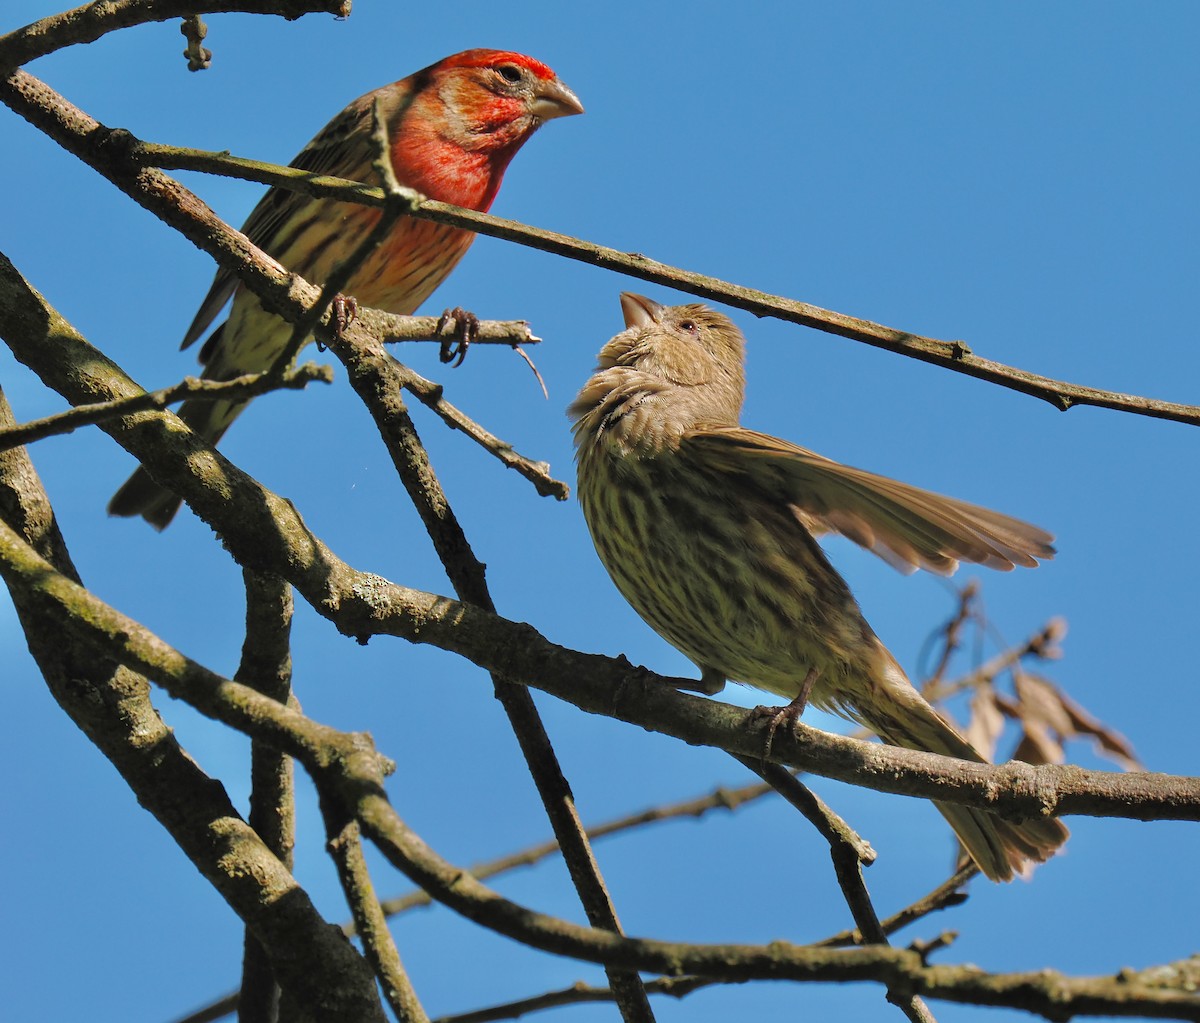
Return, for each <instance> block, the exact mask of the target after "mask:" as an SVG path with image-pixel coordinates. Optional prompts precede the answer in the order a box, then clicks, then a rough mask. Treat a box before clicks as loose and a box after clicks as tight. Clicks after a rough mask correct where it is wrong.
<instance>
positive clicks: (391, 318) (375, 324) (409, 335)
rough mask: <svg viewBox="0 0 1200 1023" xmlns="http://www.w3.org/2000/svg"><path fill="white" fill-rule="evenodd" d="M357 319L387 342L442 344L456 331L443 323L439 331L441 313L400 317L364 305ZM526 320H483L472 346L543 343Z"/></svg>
mask: <svg viewBox="0 0 1200 1023" xmlns="http://www.w3.org/2000/svg"><path fill="white" fill-rule="evenodd" d="M358 319H359V321H360V322H361V323H363V324H364V325H365V326H366V328H367V329H368V330H369V331H370V332H371V333H372V334H373V335H374V336H375V337H377V338H379V340H380V341H382V342H383V343H384V344H392V343H393V342H400V341H436V342H438V343H440V342H441V341H442V339H443V337H445V336H449V335H450V334H451V333H452V332H453V329H454V328H453V327H450V326H448V325H447V326H444V327H443V328H442V330H441V332H439V331H438V322H439V321H440V319H441V317H438V316H400V315H398V314H397V313H386V312H384V311H383V310H382V309H367V308H362V309H359V311H358ZM541 341H542V339H541V338H540V337H538V336H536V335H535V334H534V333H533V331H532V330H531V329H530V326H529V324H528V322H526V321H525V320H480V321H479V325H478V327H477V332H476V333H474V334H472V335H471V344H473V345H507V346H509V347H513V348H515V347H516V346H517V345H536V344H541Z"/></svg>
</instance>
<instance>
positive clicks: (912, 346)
mask: <svg viewBox="0 0 1200 1023" xmlns="http://www.w3.org/2000/svg"><path fill="white" fill-rule="evenodd" d="M132 158H133V159H134V160H136V161H138V162H140V163H142V164H143V165H145V166H153V167H161V168H165V169H187V170H195V171H203V172H207V173H216V174H223V175H227V176H229V177H237V178H243V179H245V180H249V181H259V182H262V183H264V184H271V185H276V186H278V187H281V188H289V189H292V190H295V191H301V192H305V193H307V194H310V195H320V196H329V197H333V198H338V199H342V200H344V201H346V202H357V203H361V204H363V205H367V206H382V205H383V203H384V197H383V192H382V191H381V190H380V189H378V188H372V187H370V186H367V185H363V184H361V183H358V182H352V181H347V180H345V179H342V178H331V177H327V176H322V175H312V174H308V173H306V172H304V171H298V170H296V169H294V168H287V167H279V166H276V165H273V164H265V163H260V162H258V161H255V160H246V159H242V158H238V157H231V156H229V155H227V154H224V153H212V152H206V151H203V150H196V149H187V148H183V147H176V146H165V145H159V144H155V143H147V142H137V143H135V144H134V146H133V152H132ZM412 215H413V216H415V217H420V218H422V219H425V220H433V221H436V222H437V223H439V224H448V225H450V226H452V227H460V228H464V229H466V230H469V231H475V232H476V233H478V234H485V235H488V236H490V237H492V238H501V239H503V240H505V241H510V242H515V243H517V244H520V245H527V246H529V247H530V248H535V249H540V250H541V251H543V252H551V253H553V254H555V255H558V256H563V257H565V258H567V259H574V260H577V261H579V262H582V263H587V264H588V265H589V266H599V267H602V268H604V269H606V270H614V271H616V272H618V273H623V274H625V275H627V276H629V277H636V278H638V279H640V280H644V281H650V282H652V283H654V284H662V285H665V286H667V287H671V288H675V289H677V290H679V291H684V292H687V293H688V294H691V295H696V296H698V297H700V298H707V299H712V300H714V301H717V302H722V303H724V304H725V305H729V306H733V307H734V308H737V309H744V310H746V311H747V312H749V313H753V314H754V315H755V316H760V317H761V316H770V317H774V318H775V319H780V320H786V321H789V322H791V323H798V324H800V325H801V326H805V327H812V328H813V329H814V330H820V331H824V332H825V333H828V334H836V335H838V336H840V337H845V338H849V339H851V340H853V341H861V342H863V343H864V344H869V345H872V346H873V347H876V348H882V349H885V350H886V351H889V352H892V353H894V354H897V355H905V356H908V357H909V358H913V359H918V360H920V361H921V362H927V363H930V364H932V365H936V366H940V367H941V368H942V369H947V370H951V371H953V372H956V373H963V374H965V375H967V376H970V377H974V378H975V379H977V380H983V381H986V382H988V383H992V384H996V385H997V386H1000V387H1005V388H1008V389H1010V390H1014V391H1019V392H1021V393H1023V394H1028V395H1030V396H1031V397H1034V398H1040V399H1041V400H1043V401H1046V402H1048V403H1049V404H1051V405H1053V406H1054V407H1055V408H1057V409H1059V410H1060V411H1063V412H1065V411H1068V410H1069V409H1071V408H1074V407H1075V406H1076V405H1093V406H1096V407H1098V408H1106V409H1112V410H1114V411H1118V412H1128V413H1132V414H1135V415H1142V416H1149V417H1151V418H1155V419H1166V420H1171V421H1173V422H1178V423H1187V424H1190V425H1193V426H1195V425H1200V406H1197V405H1184V404H1180V403H1178V402H1171V401H1161V400H1159V399H1155V398H1146V397H1142V396H1140V395H1134V394H1124V393H1121V392H1118V391H1108V390H1103V389H1100V388H1096V387H1087V386H1084V385H1082V384H1073V383H1069V382H1067V381H1064V380H1055V379H1053V378H1051V377H1047V376H1042V375H1041V374H1038V373H1032V372H1029V371H1028V370H1023V369H1018V368H1016V367H1013V366H1006V365H1004V364H1003V363H999V362H994V361H992V360H990V359H984V358H981V357H980V356H977V355H975V354H973V353H972V351H971V349H970V347H969V346H968V345H967V344H966V343H965V342H963V341H943V340H939V339H937V338H932V337H925V336H923V335H921V334H915V333H912V332H911V331H905V330H899V329H896V328H893V327H886V326H884V325H882V324H879V323H874V322H872V321H870V320H864V319H860V318H859V317H856V316H848V315H846V314H845V313H838V312H834V311H832V310H829V309H822V308H820V307H819V306H815V305H810V304H809V303H807V302H800V301H797V300H796V299H791V298H786V297H784V296H781V295H772V294H769V293H767V292H765V291H759V290H757V289H756V288H747V287H743V286H742V285H740V284H732V283H729V282H727V281H722V280H719V279H717V278H715V277H709V276H706V275H705V274H699V273H694V272H692V271H690V270H685V269H682V268H681V267H676V266H671V265H669V264H667V263H660V262H658V261H657V260H654V259H650V258H649V257H648V256H644V255H642V254H641V253H640V252H621V251H619V250H617V249H613V248H610V247H608V246H606V245H597V244H595V243H592V242H588V241H584V240H581V239H579V238H573V237H571V236H570V235H565V234H561V233H559V232H557V231H547V230H545V229H543V228H537V227H530V226H528V225H525V224H521V223H519V222H517V221H515V220H506V219H504V218H502V217H496V216H492V215H491V214H488V213H476V212H475V211H473V210H467V209H463V208H461V207H458V206H451V205H449V204H448V203H442V202H437V201H436V200H433V199H422V200H421V201H420V202H419V203H418V204H417V205H416V207H415V208H414V209H413V211H412Z"/></svg>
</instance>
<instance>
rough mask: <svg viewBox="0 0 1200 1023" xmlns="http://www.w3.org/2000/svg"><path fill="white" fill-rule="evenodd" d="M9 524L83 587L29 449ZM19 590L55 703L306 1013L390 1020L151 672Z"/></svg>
mask: <svg viewBox="0 0 1200 1023" xmlns="http://www.w3.org/2000/svg"><path fill="white" fill-rule="evenodd" d="M9 422H11V411H10V409H9V407H8V404H7V402H6V401H4V399H3V395H2V394H0V425H6V424H7V423H9ZM0 531H2V532H3V533H4V535H5V536H7V537H9V538H10V539H11V540H12V541H13V542H14V543H15V544H17V545H18V546H19V547H20V548H21V549H23V550H24V551H25V552H26V553H27V554H28V555H29V556H32V557H38V556H37V555H35V554H34V553H33V548H32V547H31V546H29V544H30V543H32V544H36V545H37V548H38V550H39V551H40V552H41V553H42V554H43V555H45V556H47V557H51V558H53V559H54V562H55V564H56V565H57V566H59V567H60V569H61V572H62V573H65V574H59V572H56V571H55V570H54V569H52V568H51V566H50V564H49V563H48V562H46V561H43V560H41V559H40V558H38V560H39V561H40V562H41V565H42V568H41V570H40V571H41V572H42V573H43V574H44V575H46V576H53V577H54V578H56V579H58V580H62V581H63V582H65V583H66V584H68V585H70V586H72V587H76V588H79V587H78V583H77V582H73V581H72V580H77V579H78V576H77V574H76V572H75V569H74V566H73V565H72V564H71V560H70V556H69V555H68V553H67V551H66V546H65V544H64V542H63V539H62V536H61V535H60V534H59V532H58V527H57V524H56V523H55V521H54V514H53V511H52V510H51V508H50V504H49V501H48V499H47V498H46V495H45V491H44V490H43V489H42V486H41V482H40V480H39V479H38V477H37V473H36V471H35V470H34V469H33V466H32V463H30V461H29V459H28V456H27V455H26V453H25V451H24V449H21V448H18V449H14V450H12V451H6V452H0ZM27 541H28V542H27ZM10 593H11V595H12V600H13V604H14V606H15V607H16V609H17V615H18V617H19V619H20V621H21V624H22V627H23V629H24V631H25V636H26V641H27V642H28V644H29V649H30V652H31V653H32V654H33V656H34V659H35V660H36V662H37V664H38V667H39V669H40V670H41V672H42V674H43V676H44V678H45V680H46V683H47V686H48V687H49V689H50V691H51V693H52V694H53V696H54V698H55V699H56V700H57V701H58V703H59V705H60V706H61V707H62V708H63V710H64V711H65V712H66V713H67V715H68V716H69V717H70V718H71V719H72V720H73V721H74V722H75V724H76V725H78V726H79V728H80V729H82V730H83V732H84V733H85V734H86V735H87V737H88V738H89V739H90V740H91V741H92V743H94V744H95V745H96V747H97V748H98V749H99V750H100V751H101V752H102V753H103V754H104V756H105V757H107V758H108V759H109V761H111V763H112V764H113V766H114V767H115V768H116V769H117V771H118V772H119V773H120V775H121V777H122V778H123V780H124V781H125V783H126V784H127V785H128V786H129V788H130V790H131V791H132V792H133V793H134V795H135V796H136V797H137V800H138V802H139V803H140V804H141V805H142V806H143V807H145V808H146V809H147V810H148V811H149V812H150V813H152V814H153V815H154V816H155V818H156V819H157V820H158V821H159V823H160V824H162V826H163V827H164V829H165V830H166V831H167V832H168V834H170V836H171V837H172V839H173V840H174V841H175V842H176V843H177V844H178V845H179V847H180V849H181V850H183V852H184V854H185V855H186V856H187V857H188V859H189V860H190V861H191V862H192V863H193V864H194V865H195V866H196V868H197V869H198V870H199V871H200V873H201V874H202V875H203V876H204V877H205V878H206V879H207V880H208V882H209V883H210V884H211V885H212V886H213V888H214V889H215V890H216V891H217V893H218V894H219V895H220V896H221V897H222V898H223V899H224V900H225V901H226V903H227V904H228V905H229V906H230V908H231V909H233V911H234V912H235V913H237V915H238V916H239V917H240V918H241V919H242V921H243V922H244V923H245V924H246V925H247V926H248V927H249V928H250V929H251V930H252V931H253V932H254V936H255V938H256V939H257V940H258V941H259V942H260V944H261V945H262V947H263V949H264V950H265V951H266V953H267V955H268V957H269V959H270V962H271V967H272V970H273V971H274V973H275V976H276V977H278V978H279V979H280V982H281V983H282V985H283V986H284V988H285V989H287V990H290V991H292V992H294V993H295V995H296V996H297V998H299V999H300V1000H301V1002H302V1003H303V1004H304V1005H305V1006H306V1007H308V1008H307V1009H306V1011H310V1010H311V1009H313V1008H317V1007H319V1008H320V1010H321V1012H322V1014H323V1016H322V1018H323V1019H326V1020H330V1021H333V1020H341V1021H344V1023H367V1021H376V1023H382V1020H383V1015H382V1012H381V1009H380V1005H379V1000H378V997H377V996H376V993H375V986H374V979H373V978H372V976H371V973H370V971H369V970H368V969H367V966H366V963H364V962H363V960H362V959H361V958H360V957H359V955H358V954H357V953H356V952H355V951H354V949H353V947H352V946H351V945H350V944H349V942H348V941H346V939H345V936H344V935H343V934H342V933H341V931H340V929H339V928H337V927H335V926H333V925H332V924H329V923H327V922H326V921H324V920H323V919H322V918H321V916H320V914H318V913H317V911H316V909H315V908H314V906H313V905H312V902H311V901H310V900H309V898H308V895H307V893H306V892H305V891H304V889H303V888H301V887H300V886H299V885H298V884H297V883H296V880H295V878H294V877H292V875H291V873H290V872H289V871H288V870H287V869H286V868H285V867H284V866H283V864H282V863H280V861H279V859H278V858H277V857H276V856H274V855H273V854H272V852H271V851H270V850H269V849H268V848H267V847H266V846H265V845H264V844H263V842H262V840H261V839H260V838H259V836H258V835H257V834H256V833H255V832H254V831H253V830H252V829H251V828H250V827H248V826H247V825H246V823H245V822H244V821H243V820H242V818H241V817H240V816H239V815H238V813H237V811H236V810H235V809H234V808H233V805H232V804H231V803H230V802H229V799H228V797H227V796H226V794H225V790H224V789H223V788H222V786H221V785H220V784H219V783H218V782H216V781H214V780H213V779H212V778H210V777H209V776H208V775H206V774H205V773H204V772H203V771H202V770H201V769H200V767H199V766H198V765H197V763H196V762H195V760H193V759H192V758H191V757H190V756H188V754H187V753H186V751H184V750H183V748H182V747H181V746H180V745H179V743H178V742H177V741H176V739H175V737H174V735H173V733H172V731H171V730H170V729H169V728H167V726H166V725H165V724H164V723H163V721H162V719H161V718H160V717H159V716H158V713H157V712H156V711H155V709H154V707H153V706H152V705H151V703H150V699H149V690H148V687H147V684H146V680H145V678H143V677H141V676H139V675H136V674H134V673H133V672H132V671H129V670H128V669H126V668H124V667H121V666H120V665H119V664H117V663H116V662H115V661H114V660H113V659H112V658H111V657H109V656H108V655H107V654H106V653H98V652H97V651H96V650H95V649H94V648H92V647H90V646H84V647H81V646H79V644H77V643H75V642H74V641H73V639H72V637H70V636H69V635H67V634H65V633H63V632H62V631H61V630H59V629H57V628H55V627H54V625H53V622H52V621H51V620H50V619H47V618H45V617H44V616H43V614H42V609H41V607H40V606H39V605H38V601H37V599H36V598H35V597H34V595H33V591H32V590H29V589H22V588H20V587H18V588H17V589H15V590H12V591H10ZM27 598H30V599H27ZM256 696H257V694H256ZM257 698H258V699H260V700H264V701H266V698H265V697H262V696H258V697H257ZM266 702H271V701H266Z"/></svg>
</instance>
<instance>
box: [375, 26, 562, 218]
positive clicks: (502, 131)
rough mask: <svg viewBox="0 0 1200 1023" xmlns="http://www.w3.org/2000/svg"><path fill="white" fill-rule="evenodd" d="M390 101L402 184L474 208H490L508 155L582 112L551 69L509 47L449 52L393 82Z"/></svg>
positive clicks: (396, 164) (391, 131)
mask: <svg viewBox="0 0 1200 1023" xmlns="http://www.w3.org/2000/svg"><path fill="white" fill-rule="evenodd" d="M366 98H367V97H364V99H366ZM386 100H387V106H388V118H389V124H390V128H389V134H390V136H391V143H392V165H393V167H394V168H395V171H396V176H397V177H398V178H399V180H400V182H401V184H405V185H408V186H410V187H412V188H415V189H417V191H419V192H422V193H424V194H425V195H428V196H430V197H431V198H434V199H441V200H442V201H444V202H451V203H454V204H455V205H458V206H467V207H470V208H471V209H476V210H487V209H488V207H489V206H490V205H491V203H492V200H493V199H494V198H495V196H496V192H497V191H498V189H499V188H500V182H501V179H502V178H503V176H504V171H505V170H506V169H507V167H508V164H509V161H510V160H512V158H513V156H515V155H516V152H517V150H518V149H520V148H521V146H522V145H524V144H525V142H526V141H527V140H528V139H529V137H530V136H531V135H533V133H534V132H535V131H537V129H538V128H539V127H540V126H541V125H543V124H544V123H545V122H546V121H549V120H552V119H554V118H556V117H568V116H570V115H571V114H581V113H583V104H582V103H580V102H579V98H578V97H577V96H576V95H575V93H574V92H572V91H571V90H570V89H569V88H567V86H566V85H564V84H563V83H562V81H560V80H559V78H558V76H557V75H556V74H555V73H554V72H553V71H552V70H550V68H548V67H547V66H546V65H545V64H543V63H542V62H541V61H539V60H534V58H532V57H527V56H525V55H524V54H522V53H514V52H512V51H509V50H464V51H463V52H462V53H456V54H454V55H452V56H450V57H445V58H443V59H442V60H439V61H438V62H437V63H436V64H431V65H430V66H429V67H427V68H424V69H423V70H421V71H418V72H416V73H415V74H413V75H410V76H409V77H408V78H406V79H403V80H402V81H400V82H397V83H395V85H394V86H392V87H390V90H389V93H388V95H387V97H386Z"/></svg>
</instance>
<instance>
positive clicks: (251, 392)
mask: <svg viewBox="0 0 1200 1023" xmlns="http://www.w3.org/2000/svg"><path fill="white" fill-rule="evenodd" d="M313 381H319V382H321V383H323V384H330V383H333V371H332V370H331V369H330V368H329V367H328V366H318V365H317V364H316V363H315V362H306V363H305V364H304V365H303V366H298V367H297V368H296V369H294V370H289V371H288V372H286V373H284V374H282V375H280V374H272V373H247V374H245V375H243V376H240V377H234V378H233V379H232V380H202V379H201V378H199V377H184V379H183V380H182V381H181V382H180V383H178V384H174V385H173V386H171V387H164V388H161V389H160V390H157V391H143V392H142V393H141V394H135V395H131V396H130V397H128V398H121V399H119V400H117V401H101V402H96V403H94V404H90V405H77V406H75V407H74V408H69V409H67V410H66V411H65V412H58V413H55V414H54V415H52V416H45V417H43V418H41V419H33V420H30V421H29V422H27V423H18V424H15V425H13V426H8V427H5V428H3V429H0V451H3V450H7V449H8V448H15V447H20V446H21V445H22V444H32V443H33V442H34V441H38V440H43V439H45V438H46V437H57V436H60V435H62V434H65V433H73V432H74V431H75V430H77V429H79V427H81V426H95V425H96V424H97V423H101V422H103V421H104V420H106V419H119V418H120V417H121V416H127V415H129V414H130V413H131V412H142V411H145V410H147V409H164V408H167V407H168V406H169V405H174V404H175V403H176V402H178V401H183V400H184V399H193V400H201V401H217V400H220V399H226V398H254V397H258V396H259V395H261V394H268V393H269V392H271V391H278V390H294V391H299V390H303V389H304V388H305V387H307V386H308V385H309V384H310V383H312V382H313Z"/></svg>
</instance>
